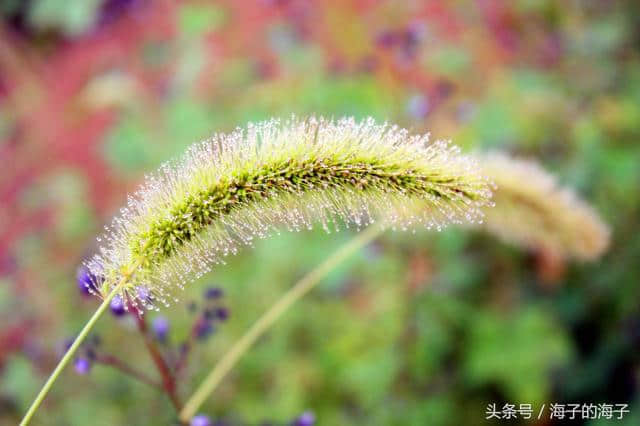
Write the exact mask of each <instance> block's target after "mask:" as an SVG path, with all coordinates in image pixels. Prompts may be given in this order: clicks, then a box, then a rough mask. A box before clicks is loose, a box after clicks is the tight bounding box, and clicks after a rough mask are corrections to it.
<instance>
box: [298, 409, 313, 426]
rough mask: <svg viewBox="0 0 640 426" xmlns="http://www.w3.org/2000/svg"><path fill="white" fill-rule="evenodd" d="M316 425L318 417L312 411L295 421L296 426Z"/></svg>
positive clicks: (306, 412)
mask: <svg viewBox="0 0 640 426" xmlns="http://www.w3.org/2000/svg"><path fill="white" fill-rule="evenodd" d="M315 423H316V416H314V415H313V413H312V412H311V411H305V412H304V413H302V414H301V415H300V417H298V418H297V419H295V421H294V422H293V424H294V426H313V425H314V424H315Z"/></svg>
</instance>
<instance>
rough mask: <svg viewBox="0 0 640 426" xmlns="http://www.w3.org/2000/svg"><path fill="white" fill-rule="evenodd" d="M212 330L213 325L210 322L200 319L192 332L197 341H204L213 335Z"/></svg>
mask: <svg viewBox="0 0 640 426" xmlns="http://www.w3.org/2000/svg"><path fill="white" fill-rule="evenodd" d="M214 330H215V329H214V328H213V324H212V323H211V321H209V320H207V319H206V318H204V317H202V318H200V319H198V322H196V326H195V330H194V332H195V335H196V338H197V339H198V340H204V339H206V338H207V337H209V336H210V335H211V334H213V332H214Z"/></svg>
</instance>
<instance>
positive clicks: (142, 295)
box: [136, 285, 151, 303]
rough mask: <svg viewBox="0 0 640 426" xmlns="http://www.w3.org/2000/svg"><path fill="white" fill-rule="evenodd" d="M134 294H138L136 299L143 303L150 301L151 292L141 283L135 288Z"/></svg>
mask: <svg viewBox="0 0 640 426" xmlns="http://www.w3.org/2000/svg"><path fill="white" fill-rule="evenodd" d="M136 294H137V296H138V299H140V300H141V301H142V302H144V303H147V302H150V301H151V293H149V289H148V288H147V287H145V286H143V285H141V286H138V287H137V288H136Z"/></svg>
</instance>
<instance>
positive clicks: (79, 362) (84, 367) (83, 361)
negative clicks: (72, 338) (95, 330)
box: [73, 356, 91, 375]
mask: <svg viewBox="0 0 640 426" xmlns="http://www.w3.org/2000/svg"><path fill="white" fill-rule="evenodd" d="M73 368H74V369H75V370H76V373H78V374H83V375H84V374H88V373H89V371H91V362H90V361H89V360H88V359H87V358H84V357H81V356H80V357H78V358H76V360H75V361H74V362H73Z"/></svg>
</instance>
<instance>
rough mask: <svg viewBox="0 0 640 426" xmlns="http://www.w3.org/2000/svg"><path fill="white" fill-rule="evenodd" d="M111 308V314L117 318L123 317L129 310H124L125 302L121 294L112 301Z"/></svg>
mask: <svg viewBox="0 0 640 426" xmlns="http://www.w3.org/2000/svg"><path fill="white" fill-rule="evenodd" d="M109 308H110V309H111V313H112V314H113V315H115V316H117V317H121V316H122V315H124V314H126V313H127V310H126V309H125V308H124V301H123V300H122V297H120V295H119V294H118V295H116V296H115V297H114V298H113V299H111V303H110V304H109Z"/></svg>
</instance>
